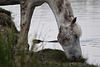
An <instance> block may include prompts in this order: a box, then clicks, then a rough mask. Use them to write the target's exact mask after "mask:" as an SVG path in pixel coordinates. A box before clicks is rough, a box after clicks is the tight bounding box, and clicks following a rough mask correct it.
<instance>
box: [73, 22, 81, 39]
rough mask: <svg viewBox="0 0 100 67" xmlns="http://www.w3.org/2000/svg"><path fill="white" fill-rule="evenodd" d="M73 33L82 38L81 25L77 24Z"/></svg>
mask: <svg viewBox="0 0 100 67" xmlns="http://www.w3.org/2000/svg"><path fill="white" fill-rule="evenodd" d="M73 31H74V33H75V34H76V35H77V36H78V37H80V36H81V35H82V30H81V27H80V25H79V24H78V23H76V24H75V25H74V27H73Z"/></svg>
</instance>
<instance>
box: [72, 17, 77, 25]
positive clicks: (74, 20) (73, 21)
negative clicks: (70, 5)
mask: <svg viewBox="0 0 100 67" xmlns="http://www.w3.org/2000/svg"><path fill="white" fill-rule="evenodd" d="M76 20H77V17H75V18H74V19H73V20H72V22H71V25H73V24H74V23H75V22H76Z"/></svg>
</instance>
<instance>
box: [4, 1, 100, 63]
mask: <svg viewBox="0 0 100 67" xmlns="http://www.w3.org/2000/svg"><path fill="white" fill-rule="evenodd" d="M71 4H72V7H73V11H74V14H75V16H76V17H78V23H79V24H80V26H81V28H82V37H81V45H82V51H83V55H84V56H85V57H88V62H89V63H94V64H96V63H98V64H100V57H99V56H100V52H99V51H100V0H71ZM3 8H5V9H8V10H10V11H11V12H12V15H13V17H14V21H15V22H16V23H15V24H16V26H17V27H19V23H18V22H19V18H20V11H19V5H15V6H8V7H7V6H3ZM17 10H18V11H17ZM32 18H33V19H32V21H31V22H32V23H31V27H30V31H29V36H28V37H29V44H31V43H32V39H34V38H36V39H41V40H45V41H48V40H56V39H57V34H58V27H57V23H56V21H55V17H54V15H53V13H52V11H51V9H50V8H49V6H48V5H47V4H43V5H42V6H39V7H37V8H36V10H35V11H34V15H33V17H32ZM18 29H19V28H18ZM41 44H42V47H41V48H39V49H42V48H54V49H62V48H61V46H60V45H59V44H58V43H41ZM41 44H38V45H37V46H41ZM43 44H45V45H43ZM97 47H98V48H97Z"/></svg>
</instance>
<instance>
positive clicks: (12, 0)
mask: <svg viewBox="0 0 100 67" xmlns="http://www.w3.org/2000/svg"><path fill="white" fill-rule="evenodd" d="M19 1H20V0H0V6H3V5H14V4H19V3H20V2H19Z"/></svg>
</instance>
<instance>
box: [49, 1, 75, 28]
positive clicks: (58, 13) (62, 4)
mask: <svg viewBox="0 0 100 67" xmlns="http://www.w3.org/2000/svg"><path fill="white" fill-rule="evenodd" d="M48 4H49V6H50V8H51V9H52V11H53V13H54V15H55V18H56V21H57V24H58V28H60V26H68V25H69V24H70V22H71V21H72V19H73V18H74V15H73V11H72V7H71V5H70V2H69V1H68V0H48Z"/></svg>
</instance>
